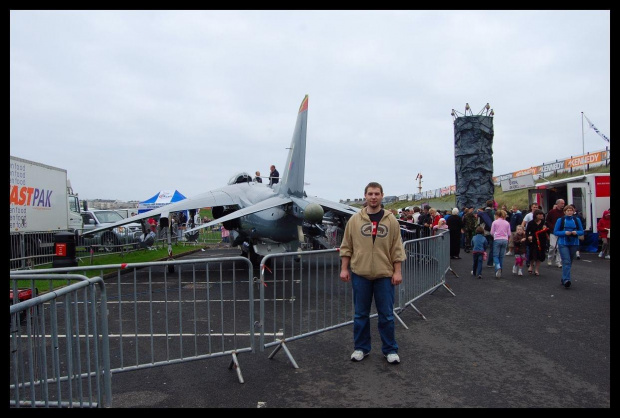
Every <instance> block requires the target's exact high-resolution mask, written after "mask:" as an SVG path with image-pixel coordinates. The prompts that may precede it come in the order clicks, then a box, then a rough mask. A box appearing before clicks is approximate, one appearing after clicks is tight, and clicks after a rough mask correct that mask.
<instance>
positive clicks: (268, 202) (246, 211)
mask: <svg viewBox="0 0 620 418" xmlns="http://www.w3.org/2000/svg"><path fill="white" fill-rule="evenodd" d="M291 202H292V200H291V198H290V197H287V196H283V195H276V196H273V197H270V198H268V199H265V200H263V201H261V202H258V203H255V204H253V205H250V206H246V207H245V208H241V209H239V210H236V211H234V212H233V213H229V214H228V215H226V216H222V217H221V218H217V219H216V220H214V221H211V222H207V223H206V224H202V225H199V226H197V227H195V228H192V229H188V230H186V231H185V233H186V234H188V233H190V232H193V231H197V230H199V229H202V228H207V227H209V226H212V225H217V224H221V223H223V222H226V221H230V220H231V219H237V218H241V217H242V216H246V215H250V214H252V213H256V212H260V211H263V210H265V209H271V208H275V207H276V206H282V205H286V204H287V203H291Z"/></svg>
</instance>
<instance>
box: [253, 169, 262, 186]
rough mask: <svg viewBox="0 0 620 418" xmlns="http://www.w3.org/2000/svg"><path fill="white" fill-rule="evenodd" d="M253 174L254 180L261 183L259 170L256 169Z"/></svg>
mask: <svg viewBox="0 0 620 418" xmlns="http://www.w3.org/2000/svg"><path fill="white" fill-rule="evenodd" d="M255 174H256V177H254V181H255V182H257V183H262V182H263V179H262V178H260V171H257V172H256V173H255Z"/></svg>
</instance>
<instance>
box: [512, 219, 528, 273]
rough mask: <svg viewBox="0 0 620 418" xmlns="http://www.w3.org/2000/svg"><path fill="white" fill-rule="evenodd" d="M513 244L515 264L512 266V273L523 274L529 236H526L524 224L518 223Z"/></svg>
mask: <svg viewBox="0 0 620 418" xmlns="http://www.w3.org/2000/svg"><path fill="white" fill-rule="evenodd" d="M512 244H513V246H514V247H513V248H514V254H515V265H514V266H513V267H512V274H518V275H519V276H523V263H525V250H526V248H527V238H526V237H525V228H523V225H517V229H516V230H515V236H514V238H513V240H512Z"/></svg>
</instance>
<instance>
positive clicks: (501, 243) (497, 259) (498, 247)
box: [493, 239, 508, 271]
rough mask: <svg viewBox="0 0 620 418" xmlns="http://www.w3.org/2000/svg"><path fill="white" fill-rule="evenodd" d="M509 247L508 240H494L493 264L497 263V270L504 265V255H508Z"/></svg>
mask: <svg viewBox="0 0 620 418" xmlns="http://www.w3.org/2000/svg"><path fill="white" fill-rule="evenodd" d="M507 247H508V240H505V239H495V240H493V264H495V271H497V270H498V269H501V268H503V267H504V256H505V255H506V248H507Z"/></svg>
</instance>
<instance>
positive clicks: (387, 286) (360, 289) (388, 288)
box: [351, 272, 398, 355]
mask: <svg viewBox="0 0 620 418" xmlns="http://www.w3.org/2000/svg"><path fill="white" fill-rule="evenodd" d="M351 278H352V283H353V304H354V306H355V318H354V320H353V341H354V343H355V349H356V350H362V351H363V352H364V353H369V352H370V307H371V305H372V298H373V296H374V298H375V307H376V308H377V313H378V316H379V335H380V336H381V342H382V343H383V345H382V346H381V351H382V352H383V354H385V355H388V354H390V353H398V344H396V338H395V337H394V285H393V284H392V278H391V277H383V278H380V279H375V280H368V279H365V278H364V277H362V276H358V275H357V274H355V273H353V272H352V273H351Z"/></svg>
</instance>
